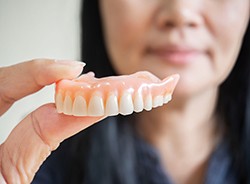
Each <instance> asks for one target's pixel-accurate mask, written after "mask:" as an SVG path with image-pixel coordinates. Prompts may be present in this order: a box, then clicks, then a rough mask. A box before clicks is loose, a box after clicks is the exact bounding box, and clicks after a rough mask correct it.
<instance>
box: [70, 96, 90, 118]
mask: <svg viewBox="0 0 250 184" xmlns="http://www.w3.org/2000/svg"><path fill="white" fill-rule="evenodd" d="M72 114H73V115H74V116H86V115H87V104H86V100H85V99H84V98H83V97H82V96H77V97H76V98H75V101H74V104H73V108H72Z"/></svg>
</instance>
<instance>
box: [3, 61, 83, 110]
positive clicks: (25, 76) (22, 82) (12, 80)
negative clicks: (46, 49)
mask: <svg viewBox="0 0 250 184" xmlns="http://www.w3.org/2000/svg"><path fill="white" fill-rule="evenodd" d="M84 65H85V64H84V63H83V62H77V61H62V60H52V59H36V60H31V61H26V62H22V63H19V64H16V65H12V66H7V67H2V68H0V84H1V85H0V115H2V114H3V113H4V112H5V111H6V110H7V109H8V108H9V107H10V106H11V105H12V104H13V103H14V102H15V101H16V100H19V99H21V98H22V97H24V96H27V95H29V94H31V93H34V92H36V91H38V90H40V89H41V88H42V87H44V86H46V85H49V84H52V83H54V82H56V81H58V80H60V79H73V78H75V77H77V76H78V75H79V74H80V73H81V72H82V69H83V66H84Z"/></svg>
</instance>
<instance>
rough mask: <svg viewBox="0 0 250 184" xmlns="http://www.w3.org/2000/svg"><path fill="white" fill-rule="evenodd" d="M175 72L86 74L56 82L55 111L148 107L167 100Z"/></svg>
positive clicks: (88, 112) (107, 112)
mask: <svg viewBox="0 0 250 184" xmlns="http://www.w3.org/2000/svg"><path fill="white" fill-rule="evenodd" d="M178 79H179V76H178V75H171V76H169V77H167V78H165V79H163V80H160V79H158V78H157V77H156V76H154V75H153V74H151V73H150V72H145V71H141V72H137V73H134V74H131V75H122V76H112V77H104V78H95V77H94V75H93V73H87V74H84V75H82V76H80V77H79V78H77V79H73V80H66V79H64V80H61V81H59V82H57V83H56V93H55V102H56V108H57V111H58V113H64V114H67V115H73V116H103V115H105V116H114V115H117V114H122V115H128V114H132V113H133V112H141V111H143V110H147V111H149V110H151V109H152V108H156V107H158V106H162V105H163V104H166V103H168V102H169V101H170V100H171V96H172V93H173V90H174V88H175V86H176V84H177V82H178Z"/></svg>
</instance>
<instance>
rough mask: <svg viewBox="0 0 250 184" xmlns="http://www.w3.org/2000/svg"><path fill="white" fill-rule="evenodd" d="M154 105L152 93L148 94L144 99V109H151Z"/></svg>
mask: <svg viewBox="0 0 250 184" xmlns="http://www.w3.org/2000/svg"><path fill="white" fill-rule="evenodd" d="M152 105H153V102H152V95H151V94H148V95H147V96H146V98H145V101H144V109H145V110H147V111H150V110H151V109H152Z"/></svg>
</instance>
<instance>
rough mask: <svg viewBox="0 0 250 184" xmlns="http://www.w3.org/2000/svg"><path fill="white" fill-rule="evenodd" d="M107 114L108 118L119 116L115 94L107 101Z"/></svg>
mask: <svg viewBox="0 0 250 184" xmlns="http://www.w3.org/2000/svg"><path fill="white" fill-rule="evenodd" d="M105 114H106V115H108V116H114V115H117V114H119V109H118V101H117V97H116V96H115V95H113V94H112V95H109V97H108V99H107V101H106V108H105Z"/></svg>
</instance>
